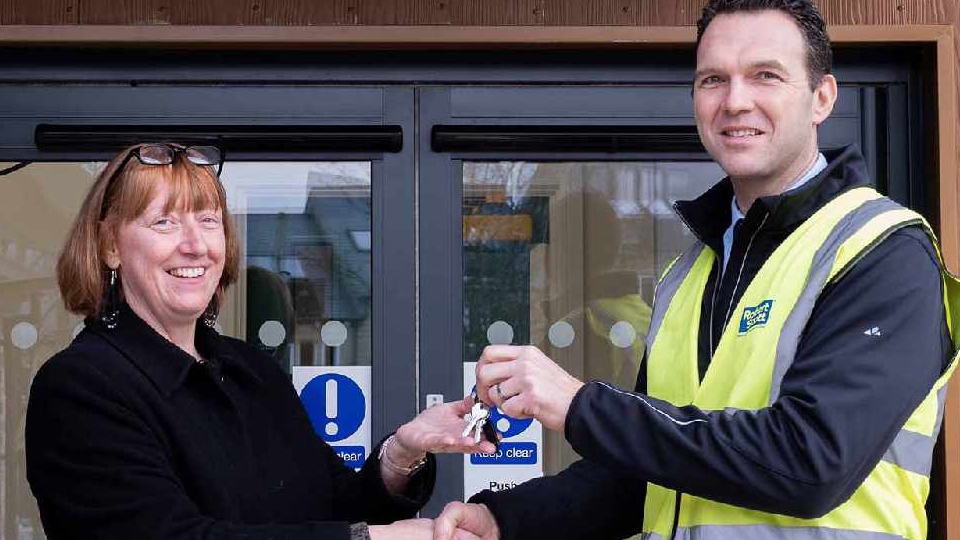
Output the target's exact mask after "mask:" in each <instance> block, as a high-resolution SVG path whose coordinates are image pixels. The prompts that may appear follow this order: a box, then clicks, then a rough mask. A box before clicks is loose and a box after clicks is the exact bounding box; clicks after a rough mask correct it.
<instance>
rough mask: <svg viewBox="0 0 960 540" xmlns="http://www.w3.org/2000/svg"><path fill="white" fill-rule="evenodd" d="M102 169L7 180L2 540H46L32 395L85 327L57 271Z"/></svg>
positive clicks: (0, 181)
mask: <svg viewBox="0 0 960 540" xmlns="http://www.w3.org/2000/svg"><path fill="white" fill-rule="evenodd" d="M10 165H12V163H0V169H3V168H6V167H8V166H10ZM101 166H102V165H101V164H93V163H84V164H81V163H34V164H31V165H29V166H27V167H25V168H23V169H20V170H18V171H16V172H14V173H12V174H10V175H7V176H0V451H2V455H0V527H2V529H0V538H33V539H39V538H45V536H44V534H43V528H42V527H41V525H40V516H39V514H38V512H37V506H36V502H35V501H34V499H33V495H32V494H31V493H30V487H29V486H28V485H27V478H26V465H25V463H24V446H23V444H24V442H23V428H24V420H25V415H26V408H27V398H28V396H29V392H30V382H31V381H32V380H33V376H34V375H35V374H36V372H37V370H38V369H39V368H40V366H41V365H42V364H43V363H44V362H46V361H47V359H49V358H50V357H51V356H53V355H54V354H56V353H57V352H58V351H59V350H61V349H63V348H64V347H66V346H67V344H69V343H70V341H71V340H72V339H73V336H74V334H75V331H76V328H77V327H78V326H80V325H81V320H80V318H79V317H77V316H75V315H72V314H70V313H67V312H66V311H65V310H64V309H63V304H62V302H61V300H60V290H59V289H58V288H57V281H56V277H55V274H54V268H55V265H56V261H57V256H58V255H59V253H60V247H61V245H62V244H63V235H64V233H65V232H66V230H67V227H69V225H70V223H71V222H72V221H73V218H74V216H75V215H76V213H77V210H78V209H79V207H80V202H81V201H82V200H83V196H84V194H85V193H86V191H87V189H89V188H90V186H91V185H92V184H93V181H94V179H95V178H96V175H97V173H98V172H99V171H100V167H101Z"/></svg>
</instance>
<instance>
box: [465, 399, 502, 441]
mask: <svg viewBox="0 0 960 540" xmlns="http://www.w3.org/2000/svg"><path fill="white" fill-rule="evenodd" d="M471 397H473V400H474V403H473V407H472V408H471V409H470V419H469V420H468V421H467V427H466V428H465V429H464V430H463V434H462V435H463V436H464V437H467V436H469V435H470V434H471V432H472V433H473V442H474V443H479V442H480V439H481V438H483V439H486V440H488V441H490V442H491V443H492V444H493V445H494V446H495V447H497V448H499V447H500V438H499V437H497V430H496V429H494V427H493V424H491V423H490V408H489V407H487V405H486V404H485V403H483V402H481V401H479V400H477V392H476V391H474V392H473V393H472V394H471Z"/></svg>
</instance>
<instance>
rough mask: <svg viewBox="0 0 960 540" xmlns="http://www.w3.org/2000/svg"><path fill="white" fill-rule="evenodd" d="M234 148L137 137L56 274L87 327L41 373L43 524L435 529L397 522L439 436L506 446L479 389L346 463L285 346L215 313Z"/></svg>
mask: <svg viewBox="0 0 960 540" xmlns="http://www.w3.org/2000/svg"><path fill="white" fill-rule="evenodd" d="M220 162H221V158H220V153H219V151H218V150H217V149H216V148H214V147H188V146H183V145H179V144H172V143H171V144H167V143H162V144H141V145H137V146H133V147H131V148H129V149H127V150H126V151H124V152H122V153H121V154H119V155H118V156H117V157H115V158H114V159H113V160H112V161H111V162H110V164H109V165H108V166H107V168H106V169H105V170H104V171H103V173H102V174H101V175H100V176H99V178H98V179H97V181H96V182H95V183H94V185H93V187H92V188H91V189H90V192H89V193H88V194H87V196H86V199H85V200H84V202H83V205H82V206H81V208H80V212H79V215H78V216H77V219H76V221H75V222H74V224H73V226H72V228H71V230H70V231H69V233H68V235H67V239H66V243H65V245H64V249H63V252H62V253H61V256H60V259H59V262H58V265H57V277H58V281H59V285H60V290H61V292H62V294H63V298H64V303H65V305H66V307H67V309H68V310H70V311H72V312H75V313H78V314H83V315H85V316H86V328H85V329H84V330H83V331H82V332H81V333H80V334H79V335H78V336H77V337H76V339H75V340H74V341H73V343H71V344H70V346H69V347H67V348H66V349H65V350H63V351H61V352H60V353H58V354H57V355H55V356H54V357H53V358H51V359H50V361H48V362H47V363H46V364H44V366H43V367H42V368H41V369H40V371H39V372H38V373H37V376H36V378H35V379H34V382H33V386H32V388H31V392H30V402H29V405H28V411H27V426H26V457H27V477H28V479H29V481H30V487H31V489H32V490H33V493H34V495H35V496H36V498H37V502H38V504H39V508H40V514H41V517H42V520H43V525H44V529H45V531H46V534H47V536H48V537H49V538H51V539H58V538H164V539H168V538H245V539H259V538H263V539H266V538H276V539H280V538H284V539H287V538H342V539H348V538H372V539H374V540H376V539H378V538H408V537H409V538H414V537H425V538H428V537H429V535H430V527H431V524H430V521H429V520H408V521H398V522H396V523H392V522H394V521H396V520H400V519H405V518H409V517H411V516H413V515H414V514H415V513H416V511H417V510H418V509H419V508H420V507H421V506H422V505H423V504H424V503H425V502H426V500H427V499H428V498H429V496H430V493H431V491H432V489H433V482H434V471H435V465H434V460H433V457H432V456H431V455H430V454H428V453H427V452H453V451H457V452H476V451H484V452H491V451H493V446H492V445H491V444H490V443H488V442H483V443H481V444H480V445H474V444H473V442H472V440H470V439H469V438H465V437H461V436H460V432H461V430H462V429H463V427H464V421H463V419H462V415H463V414H465V413H466V412H468V410H469V408H468V407H469V402H468V401H463V402H456V403H449V404H445V405H442V406H438V407H433V408H430V409H427V410H426V411H424V412H423V413H421V414H420V415H419V416H417V417H416V418H415V419H414V420H412V421H411V422H409V423H407V424H404V425H403V426H401V427H400V428H399V429H398V430H397V431H396V433H394V434H393V435H391V436H390V437H388V438H387V439H386V440H385V441H384V442H383V443H382V444H381V445H378V447H377V448H375V449H374V451H373V452H372V453H371V455H370V457H369V458H368V459H367V460H366V463H365V464H364V466H363V468H362V469H361V470H360V471H359V472H356V471H354V470H353V469H350V468H348V467H346V466H345V465H344V464H343V462H342V461H341V460H340V458H339V457H338V456H337V455H336V454H335V453H334V451H333V449H332V448H331V447H330V446H328V445H327V444H326V443H324V442H323V441H322V440H321V439H320V438H319V437H318V436H316V435H315V433H314V431H313V428H312V427H311V424H310V421H309V419H308V417H307V415H306V413H305V411H304V410H303V407H302V405H301V404H300V401H299V398H298V397H297V395H296V393H295V392H294V390H293V387H292V385H291V384H290V380H289V378H288V377H287V376H286V374H284V373H283V372H282V370H281V369H280V368H279V367H278V366H277V365H276V363H275V362H274V361H272V360H270V359H268V358H267V357H265V356H264V355H262V354H261V353H259V352H258V351H257V350H256V349H255V348H253V347H251V346H249V345H247V344H246V343H244V342H242V341H239V340H235V339H231V338H228V337H223V336H220V335H219V334H218V333H217V332H216V331H214V330H213V328H212V327H213V324H214V322H215V320H216V314H217V308H218V306H219V305H220V302H221V299H222V298H223V293H224V290H225V289H226V288H227V287H228V286H229V285H230V284H231V283H233V282H234V281H235V280H236V277H237V273H238V257H239V256H238V247H237V238H236V236H235V233H234V229H233V225H232V223H231V219H230V216H229V214H228V213H227V205H226V200H225V197H224V191H223V188H222V186H221V185H220V182H219V180H218V178H217V173H216V171H214V170H213V167H214V166H218V165H219V164H220ZM366 523H371V524H372V523H377V524H388V523H389V525H370V526H369V527H368V526H367V525H366ZM367 535H369V536H367Z"/></svg>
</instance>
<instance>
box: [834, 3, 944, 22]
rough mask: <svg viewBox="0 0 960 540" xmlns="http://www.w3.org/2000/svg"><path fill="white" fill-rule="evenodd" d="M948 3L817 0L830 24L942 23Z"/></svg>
mask: <svg viewBox="0 0 960 540" xmlns="http://www.w3.org/2000/svg"><path fill="white" fill-rule="evenodd" d="M950 3H952V2H951V0H820V2H818V5H819V6H820V11H821V12H822V13H823V17H824V19H826V21H827V22H828V23H829V24H846V25H880V24H896V25H901V24H943V23H944V21H946V13H947V10H948V4H950Z"/></svg>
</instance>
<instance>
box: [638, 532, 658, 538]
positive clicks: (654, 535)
mask: <svg viewBox="0 0 960 540" xmlns="http://www.w3.org/2000/svg"><path fill="white" fill-rule="evenodd" d="M661 538H663V536H662V535H659V534H657V533H652V532H645V533H640V540H660V539H661Z"/></svg>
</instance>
